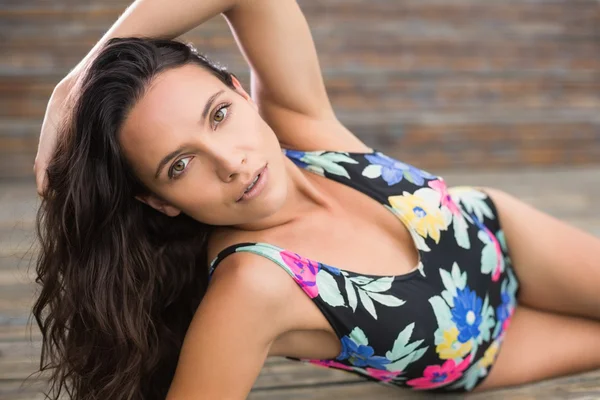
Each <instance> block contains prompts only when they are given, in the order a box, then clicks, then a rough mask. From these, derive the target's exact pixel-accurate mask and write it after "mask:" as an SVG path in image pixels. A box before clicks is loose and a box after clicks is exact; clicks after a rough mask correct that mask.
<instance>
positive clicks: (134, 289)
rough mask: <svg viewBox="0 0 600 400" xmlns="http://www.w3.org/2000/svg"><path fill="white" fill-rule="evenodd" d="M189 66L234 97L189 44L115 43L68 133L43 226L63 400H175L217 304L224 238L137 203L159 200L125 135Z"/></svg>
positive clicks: (40, 309) (44, 320)
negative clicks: (153, 95) (148, 102)
mask: <svg viewBox="0 0 600 400" xmlns="http://www.w3.org/2000/svg"><path fill="white" fill-rule="evenodd" d="M185 64H196V65H198V66H199V67H201V68H206V69H207V70H208V71H210V72H211V73H213V74H214V75H215V76H217V77H218V78H219V79H221V81H222V82H224V83H225V84H226V85H227V86H229V87H231V88H233V87H234V86H233V83H232V80H231V74H230V73H229V72H227V71H226V70H225V69H224V68H222V67H220V66H218V65H216V64H214V63H212V62H210V61H209V60H208V59H206V57H204V56H202V55H200V54H198V53H197V52H196V51H195V50H194V49H193V47H191V46H189V45H186V44H185V43H181V42H177V41H171V40H160V39H148V38H119V39H112V40H110V41H109V42H108V43H107V44H106V45H105V46H104V48H103V50H102V51H101V52H100V53H99V55H98V56H97V57H96V58H95V59H94V61H93V62H92V63H91V64H90V66H89V67H88V69H87V70H86V72H85V74H84V75H83V77H82V79H81V84H80V86H79V90H78V91H77V96H76V98H75V99H73V103H72V107H73V108H72V110H73V112H72V114H71V115H70V117H69V118H68V119H67V120H66V121H65V123H64V125H63V126H62V128H61V130H60V133H59V137H60V141H59V144H58V146H57V149H56V151H55V154H54V157H53V158H52V160H51V162H50V164H49V167H48V170H47V174H48V176H47V181H48V189H47V192H46V194H45V197H44V198H43V199H42V203H41V206H40V208H39V211H38V214H37V235H38V237H39V241H40V245H41V248H40V252H39V255H38V258H37V264H36V272H37V278H36V282H37V283H38V284H40V285H41V291H40V294H39V297H38V298H37V299H36V302H35V305H34V307H33V315H34V317H35V319H36V322H37V324H38V325H39V327H40V330H41V333H42V340H43V342H42V354H41V360H40V372H43V371H48V372H50V383H51V385H50V388H49V390H48V393H46V395H47V396H48V397H50V398H51V399H58V398H59V396H61V393H67V394H68V395H69V398H73V399H86V400H87V399H98V400H108V399H110V400H120V399H123V400H125V399H128V400H130V399H131V400H133V399H136V400H137V399H140V400H141V399H144V400H148V399H164V397H165V396H166V394H167V391H168V388H169V385H170V383H171V381H172V378H173V375H174V372H175V367H176V364H177V360H178V356H179V352H180V349H181V346H182V343H183V338H184V335H185V332H186V330H187V328H188V326H189V323H190V321H191V318H192V316H193V314H194V312H195V310H196V308H197V307H198V304H199V303H200V301H201V299H202V297H203V295H204V293H205V292H206V287H207V282H208V279H207V278H208V268H207V259H206V258H207V255H206V244H207V239H208V235H209V234H210V231H211V229H212V227H211V226H209V225H205V224H203V223H201V222H198V221H196V220H194V219H192V218H190V217H189V216H187V215H184V214H180V215H179V216H177V217H174V218H171V217H168V216H165V215H164V214H162V213H160V212H158V211H156V210H154V209H152V208H151V207H149V206H147V205H145V204H142V203H141V202H139V201H137V200H135V198H134V196H135V195H137V194H144V193H148V190H147V189H146V188H145V187H144V185H143V184H142V183H141V182H140V181H139V180H138V179H137V178H136V177H135V176H134V175H133V173H132V168H130V166H129V165H128V163H127V160H126V159H125V158H124V156H123V153H122V150H121V147H120V145H119V141H118V134H119V130H120V128H121V126H122V124H123V122H124V120H125V118H126V116H127V114H128V112H129V110H131V108H132V106H133V105H134V104H135V102H136V101H137V100H139V99H140V97H141V96H142V95H143V93H144V90H145V89H146V88H147V86H148V83H149V82H150V81H151V80H152V79H153V78H154V77H156V75H157V74H159V73H160V72H162V71H164V70H166V69H170V68H176V67H179V66H182V65H185ZM63 390H64V392H63Z"/></svg>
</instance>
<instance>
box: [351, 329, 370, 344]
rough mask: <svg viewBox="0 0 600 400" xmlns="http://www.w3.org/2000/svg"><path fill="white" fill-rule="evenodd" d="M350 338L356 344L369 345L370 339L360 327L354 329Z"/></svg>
mask: <svg viewBox="0 0 600 400" xmlns="http://www.w3.org/2000/svg"><path fill="white" fill-rule="evenodd" d="M348 336H349V337H350V339H352V340H353V341H354V343H356V344H362V345H364V346H368V345H369V339H368V338H367V335H365V333H364V332H363V330H362V329H360V328H359V327H358V326H357V327H356V328H354V329H352V331H351V332H350V334H349V335H348Z"/></svg>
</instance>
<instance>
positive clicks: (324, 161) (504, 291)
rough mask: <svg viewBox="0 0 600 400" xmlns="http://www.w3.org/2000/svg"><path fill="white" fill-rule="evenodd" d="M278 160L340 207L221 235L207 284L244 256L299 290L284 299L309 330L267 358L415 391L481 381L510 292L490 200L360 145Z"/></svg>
mask: <svg viewBox="0 0 600 400" xmlns="http://www.w3.org/2000/svg"><path fill="white" fill-rule="evenodd" d="M327 148H331V147H330V146H327ZM284 154H285V155H286V156H287V157H288V158H289V159H290V160H291V161H292V162H294V164H296V165H297V166H299V167H300V168H301V169H302V170H303V173H304V174H311V175H306V176H307V178H309V179H313V180H314V183H315V184H318V185H320V186H321V187H322V188H326V192H327V193H329V195H330V196H331V198H332V199H334V200H337V203H336V204H337V207H333V208H332V211H330V212H329V213H328V214H321V215H316V214H315V215H312V216H307V217H311V218H300V219H299V220H298V222H296V223H294V224H289V225H287V226H284V227H282V228H281V229H279V228H278V229H272V230H270V231H269V232H267V233H262V234H261V235H256V234H253V235H251V236H250V235H248V234H247V233H242V232H234V233H233V234H229V235H228V234H227V233H226V232H225V233H221V234H217V235H216V236H214V240H213V243H212V244H211V245H210V254H209V260H212V261H210V269H209V278H210V276H212V273H213V272H214V270H215V268H216V267H217V266H218V265H219V264H220V263H221V261H222V260H224V259H225V258H227V257H228V256H231V255H233V254H236V257H241V256H245V254H246V255H247V256H249V257H253V258H247V260H248V265H252V263H254V262H257V261H258V260H262V261H263V262H267V263H270V264H272V262H274V263H275V264H278V265H279V267H281V268H282V269H283V270H284V271H285V272H286V273H287V274H288V275H289V276H291V278H293V281H295V283H297V284H298V286H299V287H300V288H301V289H302V290H301V291H300V290H295V291H294V290H293V289H290V296H289V300H288V301H287V302H289V303H290V305H289V308H290V310H291V311H290V314H289V315H293V316H294V318H297V319H301V321H302V324H305V326H301V328H300V329H296V330H294V331H290V332H285V333H282V334H281V335H280V336H279V337H278V338H277V340H276V341H275V342H274V343H273V345H272V347H271V349H270V352H269V355H282V356H287V357H289V358H290V359H295V360H297V361H303V362H310V363H313V364H317V365H321V366H326V367H331V368H338V369H343V370H348V371H352V372H355V373H358V374H359V375H361V376H364V377H367V378H369V379H374V380H376V381H380V382H386V383H389V384H392V385H398V386H412V387H416V388H420V389H432V390H437V389H440V390H444V391H446V390H455V391H465V390H471V389H472V388H473V387H474V386H475V385H476V384H477V383H478V382H481V381H482V379H484V378H485V376H486V375H487V372H488V371H489V368H490V366H491V365H492V363H493V360H494V359H495V355H496V354H497V351H498V348H499V346H500V343H501V342H502V340H503V337H504V332H505V329H506V327H507V326H508V323H509V321H510V316H511V315H512V312H513V310H514V308H515V305H516V297H517V291H518V280H517V279H516V277H515V274H514V272H513V271H512V267H511V261H510V257H509V254H508V249H507V247H506V242H505V241H504V235H503V232H502V229H501V226H500V223H499V220H498V213H497V209H496V207H495V205H494V202H493V201H492V199H491V197H490V196H488V195H487V193H486V192H485V191H484V190H482V189H481V188H476V187H468V186H464V187H453V188H448V187H447V186H446V183H445V182H444V180H443V178H442V177H440V176H436V175H432V174H430V173H428V172H427V171H424V170H422V169H419V168H416V167H414V166H412V165H408V164H405V163H403V162H401V161H400V160H396V159H394V158H391V157H389V156H388V155H386V154H384V153H382V152H380V151H376V150H372V149H368V148H366V149H364V148H362V149H359V151H354V150H353V149H352V150H346V149H342V150H339V149H338V150H308V151H294V150H291V151H290V150H284ZM252 253H254V254H256V255H259V256H261V257H255V256H253V255H252ZM239 260H240V259H238V261H239ZM243 261H244V263H243V264H244V265H245V263H246V259H244V260H243ZM282 276H283V277H285V276H284V275H282ZM289 276H288V277H286V278H288V281H278V283H280V284H281V285H285V284H286V283H288V282H289V281H290V280H289ZM291 287H293V286H291ZM267 289H268V287H265V290H267ZM286 290H287V289H286ZM287 302H286V303H287ZM286 307H288V304H286Z"/></svg>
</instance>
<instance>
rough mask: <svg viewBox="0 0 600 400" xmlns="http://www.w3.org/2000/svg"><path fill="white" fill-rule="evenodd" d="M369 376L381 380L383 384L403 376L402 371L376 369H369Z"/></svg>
mask: <svg viewBox="0 0 600 400" xmlns="http://www.w3.org/2000/svg"><path fill="white" fill-rule="evenodd" d="M366 371H367V373H368V374H369V376H372V377H373V378H375V379H379V380H380V381H382V382H389V381H391V380H392V379H394V378H395V377H397V376H398V375H400V374H402V371H388V370H385V369H375V368H367V369H366Z"/></svg>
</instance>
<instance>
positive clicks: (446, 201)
mask: <svg viewBox="0 0 600 400" xmlns="http://www.w3.org/2000/svg"><path fill="white" fill-rule="evenodd" d="M428 185H429V186H430V187H431V188H432V189H433V190H435V191H436V192H438V193H439V194H440V196H441V197H442V198H441V200H440V204H441V205H442V207H446V208H448V210H450V212H451V213H452V214H453V215H460V209H459V208H458V205H457V204H456V203H455V202H454V200H452V196H450V193H448V188H447V187H446V182H444V181H443V180H442V179H438V180H434V181H430V182H428Z"/></svg>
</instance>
